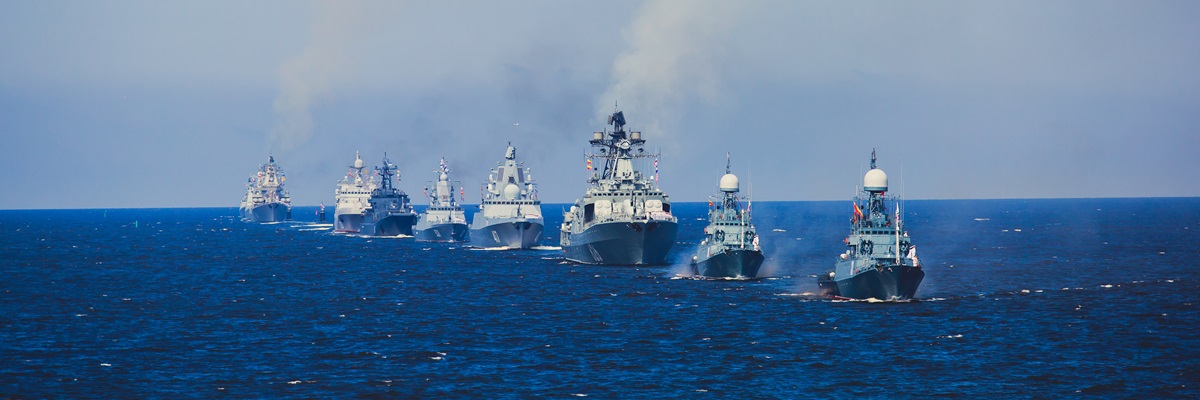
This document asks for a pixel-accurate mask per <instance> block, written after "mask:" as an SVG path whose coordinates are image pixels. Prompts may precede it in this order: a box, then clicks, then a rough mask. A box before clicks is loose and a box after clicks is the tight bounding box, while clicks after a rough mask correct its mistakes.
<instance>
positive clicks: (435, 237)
mask: <svg viewBox="0 0 1200 400" xmlns="http://www.w3.org/2000/svg"><path fill="white" fill-rule="evenodd" d="M414 232H415V236H416V240H417V241H418V242H447V243H449V242H465V241H467V232H468V229H467V224H460V223H445V224H435V225H433V226H431V227H429V228H426V229H417V230H415V231H414Z"/></svg>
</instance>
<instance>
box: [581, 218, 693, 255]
mask: <svg viewBox="0 0 1200 400" xmlns="http://www.w3.org/2000/svg"><path fill="white" fill-rule="evenodd" d="M678 231H679V224H677V223H675V222H671V221H650V222H645V221H637V222H606V223H601V224H597V225H593V226H591V227H590V228H588V229H586V230H584V231H583V232H580V233H577V234H574V235H571V240H570V242H571V244H569V245H563V253H564V254H565V255H566V258H567V259H568V260H572V261H577V262H581V263H585V264H608V265H666V264H667V254H668V253H669V252H670V251H671V246H673V245H675V235H676V234H677V233H678Z"/></svg>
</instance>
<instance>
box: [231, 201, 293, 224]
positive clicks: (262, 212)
mask: <svg viewBox="0 0 1200 400" xmlns="http://www.w3.org/2000/svg"><path fill="white" fill-rule="evenodd" d="M291 211H292V210H291V207H288V206H287V205H286V204H283V203H267V204H262V205H259V206H256V207H251V208H248V209H247V208H243V209H242V218H245V219H246V220H249V221H250V222H282V221H286V220H287V219H288V216H289V214H291Z"/></svg>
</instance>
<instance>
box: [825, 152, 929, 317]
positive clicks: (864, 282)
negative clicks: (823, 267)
mask: <svg viewBox="0 0 1200 400" xmlns="http://www.w3.org/2000/svg"><path fill="white" fill-rule="evenodd" d="M887 190H888V182H887V174H886V173H884V172H883V170H881V169H878V168H876V167H875V150H873V149H872V150H871V170H869V171H867V174H866V176H864V177H863V193H861V194H859V195H858V196H857V197H855V199H854V215H853V217H851V220H850V224H851V229H850V235H849V236H847V237H846V240H845V242H846V247H847V248H848V249H847V250H846V252H845V253H842V255H840V256H839V257H838V260H837V262H836V263H835V264H834V270H833V271H831V272H829V273H828V274H824V275H819V276H818V277H817V286H818V288H819V290H820V293H821V294H823V295H827V296H834V297H838V298H849V299H872V298H873V299H878V300H906V299H911V298H913V296H914V295H915V294H916V293H917V286H920V285H921V280H922V279H924V278H925V272H924V271H922V270H921V264H920V261H918V260H917V247H916V246H914V245H913V244H912V241H910V240H909V237H908V232H905V231H904V221H902V220H901V219H900V204H899V198H898V197H896V196H887ZM889 200H890V201H892V202H893V203H894V204H895V206H896V209H895V216H894V217H893V216H891V215H889V213H888V210H887V201H889Z"/></svg>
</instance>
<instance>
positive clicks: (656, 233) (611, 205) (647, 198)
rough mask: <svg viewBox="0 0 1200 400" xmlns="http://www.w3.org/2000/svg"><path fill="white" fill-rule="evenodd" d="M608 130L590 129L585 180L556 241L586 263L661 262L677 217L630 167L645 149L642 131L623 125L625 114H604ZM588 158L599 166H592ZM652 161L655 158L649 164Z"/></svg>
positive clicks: (666, 199) (643, 156)
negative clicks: (588, 172)
mask: <svg viewBox="0 0 1200 400" xmlns="http://www.w3.org/2000/svg"><path fill="white" fill-rule="evenodd" d="M608 123H609V124H610V125H612V127H613V130H612V131H611V132H595V133H593V135H592V140H591V141H590V142H589V143H591V145H592V147H593V149H594V152H593V153H592V154H589V155H588V157H589V158H588V169H589V170H591V171H593V172H592V175H591V176H590V177H589V179H588V184H590V185H591V186H590V187H589V188H588V189H587V192H586V193H585V194H584V196H583V199H582V200H576V201H575V205H573V206H571V209H570V211H567V212H566V213H565V214H564V215H563V223H562V229H561V233H560V238H559V240H560V243H561V244H562V249H563V253H565V255H566V258H567V259H569V260H573V261H577V262H581V263H587V264H609V265H634V264H649V265H663V264H666V263H667V253H668V252H669V251H670V250H671V246H672V245H674V244H675V235H676V233H678V231H679V224H678V220H677V219H676V218H675V216H674V215H671V201H670V198H669V197H668V196H667V195H666V194H664V193H663V191H662V190H660V189H659V188H658V182H657V171H656V173H655V175H656V176H655V179H653V180H652V179H649V178H647V177H646V176H645V175H643V174H642V172H641V171H639V170H637V169H636V168H634V160H635V159H647V158H650V157H656V155H651V154H646V152H645V149H644V148H643V145H644V144H645V143H646V141H645V140H643V139H642V133H641V132H637V131H632V132H626V131H625V115H624V113H622V112H621V111H614V112H613V114H612V115H610V116H609V117H608ZM592 158H597V159H601V160H603V166H601V167H599V168H598V169H593V168H592ZM657 168H658V161H657V159H655V169H656V170H657Z"/></svg>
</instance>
